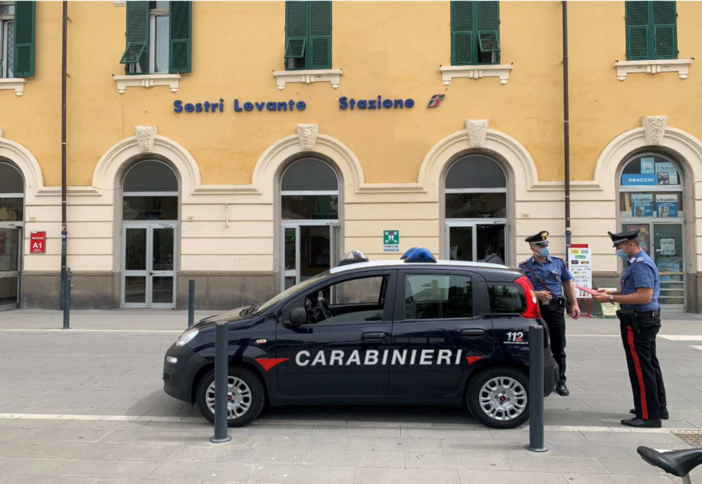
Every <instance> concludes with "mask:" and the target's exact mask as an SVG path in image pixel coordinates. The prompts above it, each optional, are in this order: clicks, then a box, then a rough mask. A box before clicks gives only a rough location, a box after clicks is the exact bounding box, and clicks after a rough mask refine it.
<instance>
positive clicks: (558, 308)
mask: <svg viewBox="0 0 702 484" xmlns="http://www.w3.org/2000/svg"><path fill="white" fill-rule="evenodd" d="M547 237H548V232H546V231H542V232H539V233H538V234H536V235H532V236H531V237H527V238H526V239H524V240H525V241H526V242H529V248H530V249H531V252H532V253H533V254H534V255H533V256H532V257H530V258H529V259H527V260H525V261H524V262H520V263H519V268H520V269H521V270H522V271H523V272H524V273H525V274H526V276H527V277H528V278H529V280H530V281H531V285H532V286H534V290H535V292H536V297H537V298H539V303H540V304H539V305H540V306H541V316H542V317H543V318H544V321H546V325H547V326H548V333H549V336H550V337H551V353H552V354H553V359H554V360H556V363H558V367H559V375H558V384H557V385H556V393H558V394H559V395H562V396H564V397H567V396H568V395H570V391H569V390H568V387H567V386H566V376H565V372H566V354H565V346H566V337H565V333H566V328H565V314H564V310H565V307H566V304H567V300H566V299H565V298H564V297H563V289H565V293H566V294H567V295H568V300H570V305H571V316H572V317H573V319H578V317H580V308H579V307H578V300H577V299H576V296H575V289H574V288H573V283H572V282H571V281H572V280H573V275H572V274H571V273H570V271H569V270H568V269H567V268H566V265H565V262H563V259H560V258H558V257H555V256H552V255H550V250H549V248H548V239H547Z"/></svg>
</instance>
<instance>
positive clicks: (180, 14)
mask: <svg viewBox="0 0 702 484" xmlns="http://www.w3.org/2000/svg"><path fill="white" fill-rule="evenodd" d="M191 39H192V2H178V1H173V2H163V1H158V2H134V1H130V2H127V46H126V49H125V51H124V54H123V55H122V59H121V60H120V63H122V64H125V66H126V71H127V74H168V73H171V74H178V73H184V72H190V70H191V50H192V42H191Z"/></svg>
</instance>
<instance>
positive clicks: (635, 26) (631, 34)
mask: <svg viewBox="0 0 702 484" xmlns="http://www.w3.org/2000/svg"><path fill="white" fill-rule="evenodd" d="M650 17H651V16H650V15H649V2H637V1H633V2H626V58H627V60H646V59H650V58H651V55H652V52H651V47H650V42H649V36H650V33H649V30H650V29H649V26H650V22H651V18H650Z"/></svg>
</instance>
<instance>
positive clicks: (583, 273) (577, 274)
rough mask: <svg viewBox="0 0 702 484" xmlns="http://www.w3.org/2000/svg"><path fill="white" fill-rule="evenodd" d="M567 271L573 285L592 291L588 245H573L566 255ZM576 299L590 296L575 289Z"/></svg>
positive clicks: (590, 254) (590, 260)
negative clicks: (571, 275)
mask: <svg viewBox="0 0 702 484" xmlns="http://www.w3.org/2000/svg"><path fill="white" fill-rule="evenodd" d="M568 269H569V270H570V272H571V274H573V285H575V286H582V287H586V288H588V289H592V253H591V252H590V246H589V245H588V244H573V245H571V246H570V252H569V253H568ZM575 295H576V297H577V298H578V299H580V298H584V299H587V298H590V297H592V296H590V294H588V293H587V292H585V291H583V290H581V289H577V288H576V289H575Z"/></svg>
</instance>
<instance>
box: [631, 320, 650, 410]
mask: <svg viewBox="0 0 702 484" xmlns="http://www.w3.org/2000/svg"><path fill="white" fill-rule="evenodd" d="M626 329H627V330H628V331H629V337H628V342H629V349H630V350H631V357H632V359H633V360H634V367H635V368H636V378H638V380H639V389H640V390H641V413H642V415H643V419H644V420H648V404H647V403H646V387H645V386H644V379H643V373H642V372H641V363H640V362H639V355H638V353H636V346H634V331H633V330H632V329H631V326H627V327H626Z"/></svg>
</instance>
